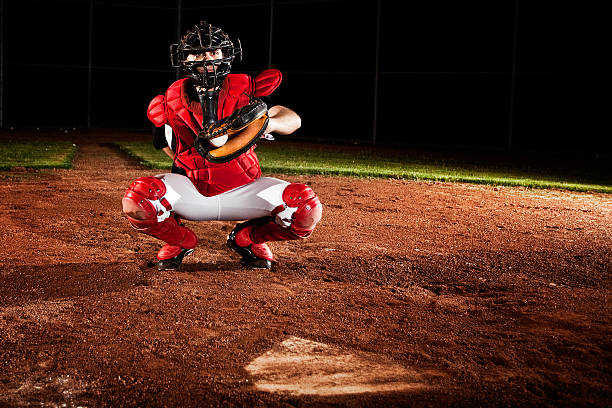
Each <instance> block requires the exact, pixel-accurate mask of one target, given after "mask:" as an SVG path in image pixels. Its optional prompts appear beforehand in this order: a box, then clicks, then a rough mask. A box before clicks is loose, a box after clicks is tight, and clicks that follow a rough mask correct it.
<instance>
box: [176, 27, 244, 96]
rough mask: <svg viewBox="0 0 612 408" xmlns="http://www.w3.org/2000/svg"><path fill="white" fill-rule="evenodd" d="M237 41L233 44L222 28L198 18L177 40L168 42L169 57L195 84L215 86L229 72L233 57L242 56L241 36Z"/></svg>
mask: <svg viewBox="0 0 612 408" xmlns="http://www.w3.org/2000/svg"><path fill="white" fill-rule="evenodd" d="M236 41H237V45H236V46H235V45H234V43H233V42H232V41H231V40H230V38H229V36H228V35H227V34H226V33H224V32H223V30H221V29H220V28H217V27H214V26H212V25H211V24H208V23H207V22H205V21H200V23H199V24H197V25H196V26H195V27H194V28H193V29H191V30H189V31H187V33H186V34H185V35H184V36H183V38H182V39H181V42H180V43H178V44H172V45H171V46H170V61H171V62H172V66H173V67H175V68H179V67H180V68H182V69H183V71H184V73H185V74H186V75H187V76H189V77H191V78H192V79H193V80H194V83H195V85H197V86H200V87H202V88H203V89H216V88H218V87H220V86H221V84H222V83H223V80H224V79H225V77H226V76H227V74H229V72H230V70H231V68H232V62H233V61H234V58H236V57H238V58H239V61H240V60H241V59H242V47H241V45H240V40H238V39H237V40H236ZM213 55H214V58H211V56H213Z"/></svg>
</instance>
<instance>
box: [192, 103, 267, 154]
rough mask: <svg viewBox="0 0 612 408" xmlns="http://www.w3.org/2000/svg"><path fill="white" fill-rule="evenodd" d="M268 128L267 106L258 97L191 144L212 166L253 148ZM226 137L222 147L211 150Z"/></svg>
mask: <svg viewBox="0 0 612 408" xmlns="http://www.w3.org/2000/svg"><path fill="white" fill-rule="evenodd" d="M267 126H268V107H267V106H266V104H265V103H264V102H263V101H262V100H260V99H257V98H251V102H249V104H248V105H246V106H244V107H242V108H240V109H238V110H237V111H235V112H234V113H232V114H231V115H230V116H228V117H226V118H223V119H221V120H219V121H217V122H215V123H212V124H210V125H207V126H205V127H204V129H202V130H201V131H200V132H199V133H198V136H197V138H196V140H195V142H194V147H195V148H196V150H197V152H198V153H199V154H200V155H201V156H202V157H205V158H206V159H207V160H208V161H211V162H213V163H224V162H227V161H230V160H232V159H235V158H236V157H238V156H240V155H241V154H242V153H244V152H246V151H247V150H248V149H249V148H250V147H251V146H253V145H254V144H255V143H256V142H257V141H258V140H259V138H260V137H261V136H262V135H263V133H264V131H265V130H266V127H267ZM225 137H227V142H225V143H224V144H223V145H222V146H221V147H218V148H216V149H213V146H214V145H215V141H214V139H216V141H218V140H223V138H225Z"/></svg>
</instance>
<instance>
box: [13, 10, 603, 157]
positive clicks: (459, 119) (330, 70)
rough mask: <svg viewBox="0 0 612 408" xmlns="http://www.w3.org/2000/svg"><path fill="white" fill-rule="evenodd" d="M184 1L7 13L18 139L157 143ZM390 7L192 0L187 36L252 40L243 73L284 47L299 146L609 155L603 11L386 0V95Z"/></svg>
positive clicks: (282, 62)
mask: <svg viewBox="0 0 612 408" xmlns="http://www.w3.org/2000/svg"><path fill="white" fill-rule="evenodd" d="M178 3H179V2H178V1H161V0H156V1H146V2H145V1H135V0H126V1H119V0H104V1H93V2H92V1H89V0H80V1H77V0H73V1H68V0H66V1H28V0H21V1H8V0H3V22H4V23H3V26H2V33H3V50H4V52H3V64H4V65H3V80H4V82H3V95H2V98H3V99H2V101H3V105H2V106H3V125H4V127H5V128H8V127H16V128H24V127H25V128H27V127H65V128H72V127H76V128H84V127H87V126H88V125H90V126H91V127H95V128H113V129H128V130H142V131H148V129H150V123H149V122H148V120H147V118H146V107H147V105H148V103H149V101H150V100H151V98H152V97H154V96H155V95H157V94H160V93H163V92H164V91H165V89H166V88H167V86H168V85H169V84H170V83H171V82H173V81H174V80H175V79H176V73H175V71H174V70H173V69H172V68H171V66H170V60H169V55H168V54H169V53H168V49H169V46H170V44H171V43H173V42H176V39H177V24H178V11H177V10H178ZM377 4H378V3H377V2H376V1H333V0H328V1H317V0H311V1H308V0H305V1H274V2H273V7H271V5H272V3H271V2H270V1H269V0H262V1H247V0H244V1H205V2H204V1H193V0H183V1H181V10H182V12H181V31H185V30H187V29H189V28H191V27H192V26H193V25H194V24H195V23H197V22H198V21H199V20H201V19H205V20H207V21H209V22H210V23H212V24H213V25H216V26H219V27H221V28H223V29H224V30H225V31H226V32H227V33H229V34H230V35H231V36H233V37H239V38H240V40H241V42H242V46H243V49H244V59H243V61H242V62H241V63H236V64H235V65H234V69H233V72H246V73H249V74H251V75H255V74H257V73H258V72H259V71H261V70H262V69H265V68H267V67H268V58H269V54H270V49H269V47H270V43H271V44H272V57H271V62H272V67H274V68H278V69H280V70H281V71H282V72H283V78H284V80H283V83H282V85H281V87H280V88H279V90H278V91H277V93H276V94H275V95H276V101H277V102H278V103H281V104H284V105H286V106H289V107H291V108H292V109H294V110H295V111H297V112H298V113H299V114H300V115H301V116H302V120H303V126H302V128H301V129H300V130H299V131H298V132H296V133H295V134H294V135H293V137H295V138H300V139H311V140H317V141H321V140H329V141H334V142H344V143H356V142H359V143H373V142H374V141H375V142H376V144H378V145H407V146H423V145H425V146H443V147H464V148H465V147H468V148H474V149H476V148H478V149H480V148H484V149H499V150H506V149H508V147H509V143H510V144H511V147H512V148H513V149H515V150H519V151H525V150H543V151H567V152H595V153H597V154H606V153H609V151H610V150H611V149H610V147H611V146H612V143H611V142H610V136H611V133H612V124H611V123H610V122H611V121H610V119H609V115H610V111H611V108H612V102H611V101H610V93H611V91H612V67H611V63H610V61H609V58H608V54H609V53H610V51H609V48H610V47H609V42H610V39H611V38H612V35H611V34H612V25H611V24H609V21H608V20H609V18H608V14H607V13H606V12H605V10H604V5H603V4H604V2H597V1H583V2H553V1H532V2H528V1H520V2H519V1H516V0H505V1H490V0H489V1H466V2H457V1H428V2H393V1H388V0H381V2H380V30H379V47H378V55H379V65H378V83H377V84H378V89H377V91H378V97H377V98H375V93H376V90H375V83H376V50H377V47H376V38H377ZM92 5H93V7H92ZM517 7H518V9H517ZM90 10H93V14H92V15H93V19H92V22H93V24H92V25H91V27H90ZM271 10H273V26H272V41H271V42H270V18H271ZM517 10H518V12H517ZM90 28H91V44H90ZM90 51H91V52H90ZM90 56H91V65H92V69H91V87H89V83H90V82H89V74H90V71H89V59H90ZM513 72H514V75H513ZM375 106H376V108H377V121H376V128H375V127H374V112H375ZM374 137H375V139H374ZM510 138H511V139H510Z"/></svg>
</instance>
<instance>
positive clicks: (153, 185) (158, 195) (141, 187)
mask: <svg viewBox="0 0 612 408" xmlns="http://www.w3.org/2000/svg"><path fill="white" fill-rule="evenodd" d="M165 187H166V186H165V185H164V184H163V182H162V181H161V180H159V179H157V178H155V177H141V178H139V179H137V180H136V181H134V182H133V183H132V184H131V185H130V187H128V189H127V190H126V192H125V196H124V197H123V200H122V204H123V212H124V213H125V214H126V215H127V218H128V220H129V222H130V224H132V226H133V227H134V228H135V229H136V230H138V231H140V232H142V233H144V234H147V235H150V236H152V237H155V238H158V239H161V240H162V241H164V242H166V243H167V244H168V245H165V246H164V247H163V248H162V249H161V251H160V252H159V254H158V258H159V259H169V258H173V257H175V256H177V255H178V254H180V252H181V250H182V249H193V248H195V247H196V245H197V243H198V238H197V237H196V235H195V234H194V233H193V231H191V230H190V229H189V228H187V227H184V226H180V225H178V223H177V221H176V219H174V218H173V217H169V218H166V219H165V220H163V221H161V222H160V221H157V216H158V214H157V211H156V210H155V207H154V206H153V204H151V202H150V201H149V200H160V202H161V203H162V205H164V206H165V207H166V204H164V202H163V201H164V199H163V195H164V194H165V192H166V188H165ZM168 207H169V205H168V206H167V210H168V211H169V210H170V208H168Z"/></svg>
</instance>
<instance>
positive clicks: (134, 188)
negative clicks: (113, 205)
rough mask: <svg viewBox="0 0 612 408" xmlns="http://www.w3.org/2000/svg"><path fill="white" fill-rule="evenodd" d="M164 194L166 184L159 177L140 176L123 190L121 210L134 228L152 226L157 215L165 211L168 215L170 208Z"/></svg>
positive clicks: (155, 221)
mask: <svg viewBox="0 0 612 408" xmlns="http://www.w3.org/2000/svg"><path fill="white" fill-rule="evenodd" d="M164 194H166V185H165V184H164V183H163V182H162V181H161V180H160V179H158V178H156V177H140V178H138V179H136V180H134V181H133V182H132V184H130V186H129V187H128V188H127V190H126V191H125V195H124V196H123V199H122V200H121V203H122V206H123V212H124V213H125V214H126V215H127V218H128V220H129V221H130V223H131V224H132V225H133V226H134V227H136V228H146V227H150V226H153V225H155V224H157V222H158V217H159V216H163V215H164V213H165V212H168V215H169V214H170V213H169V211H170V210H171V209H172V207H171V206H170V203H168V201H167V200H166V199H165V198H164ZM157 203H159V204H157ZM160 204H161V205H160ZM164 218H165V217H164Z"/></svg>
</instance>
